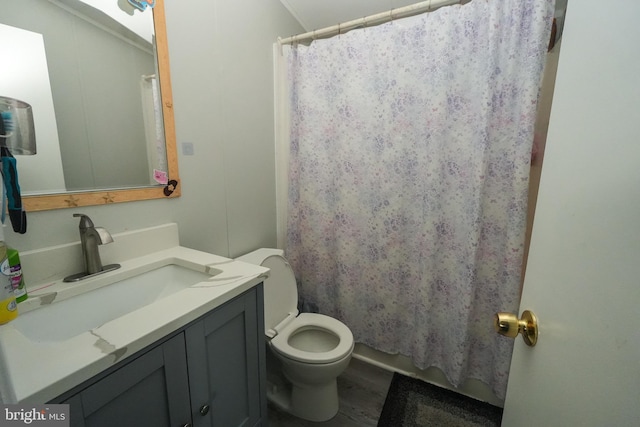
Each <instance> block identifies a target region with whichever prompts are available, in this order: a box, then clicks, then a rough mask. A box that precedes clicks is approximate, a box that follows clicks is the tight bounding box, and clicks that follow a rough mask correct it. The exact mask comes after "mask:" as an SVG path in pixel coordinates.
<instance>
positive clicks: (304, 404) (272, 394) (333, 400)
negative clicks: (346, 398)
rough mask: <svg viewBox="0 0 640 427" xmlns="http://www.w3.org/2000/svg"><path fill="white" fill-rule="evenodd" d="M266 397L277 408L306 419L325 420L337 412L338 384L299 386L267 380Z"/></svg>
mask: <svg viewBox="0 0 640 427" xmlns="http://www.w3.org/2000/svg"><path fill="white" fill-rule="evenodd" d="M267 399H268V400H269V402H271V403H272V404H273V405H274V406H276V407H277V408H278V409H280V410H282V411H284V412H287V413H289V414H291V415H294V416H296V417H298V418H302V419H304V420H307V421H315V422H321V421H327V420H330V419H331V418H333V417H335V416H336V414H337V413H338V409H339V403H338V386H337V383H336V381H335V380H333V381H332V382H329V383H328V384H326V385H322V386H318V385H316V386H314V387H299V386H295V385H292V384H290V383H286V384H285V383H282V382H281V381H275V382H271V381H270V382H269V383H268V385H267Z"/></svg>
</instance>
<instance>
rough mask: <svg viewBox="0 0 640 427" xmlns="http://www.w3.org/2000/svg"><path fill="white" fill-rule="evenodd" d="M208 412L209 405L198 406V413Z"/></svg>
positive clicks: (205, 413)
mask: <svg viewBox="0 0 640 427" xmlns="http://www.w3.org/2000/svg"><path fill="white" fill-rule="evenodd" d="M208 413H209V405H202V406H201V407H200V415H202V416H205V415H207V414H208Z"/></svg>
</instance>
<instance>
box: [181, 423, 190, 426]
mask: <svg viewBox="0 0 640 427" xmlns="http://www.w3.org/2000/svg"><path fill="white" fill-rule="evenodd" d="M182 427H191V424H190V423H186V424H183V425H182Z"/></svg>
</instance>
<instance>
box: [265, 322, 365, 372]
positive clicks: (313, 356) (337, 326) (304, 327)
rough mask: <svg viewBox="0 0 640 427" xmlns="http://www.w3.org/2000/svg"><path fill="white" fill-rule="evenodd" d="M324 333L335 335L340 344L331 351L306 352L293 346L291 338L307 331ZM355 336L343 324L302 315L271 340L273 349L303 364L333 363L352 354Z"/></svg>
mask: <svg viewBox="0 0 640 427" xmlns="http://www.w3.org/2000/svg"><path fill="white" fill-rule="evenodd" d="M308 330H311V331H313V330H315V331H323V332H326V333H329V334H331V335H334V336H335V338H336V339H337V340H338V344H337V345H336V346H335V347H334V348H333V349H331V350H329V351H306V350H303V349H300V348H296V347H294V346H293V345H291V338H292V337H293V336H295V335H296V334H303V333H304V332H305V331H308ZM353 345H354V344H353V334H352V333H351V330H350V329H349V328H348V327H347V326H346V325H345V324H344V323H342V322H340V321H339V320H337V319H334V318H333V317H329V316H325V315H323V314H317V313H301V314H300V315H299V316H298V317H296V318H295V319H294V320H293V321H291V322H290V323H289V324H288V325H287V326H286V327H285V328H283V329H282V330H281V331H280V332H279V333H278V335H276V336H275V337H274V338H272V339H271V348H272V349H273V350H274V351H276V352H277V353H279V354H280V355H281V356H283V357H286V358H288V359H292V360H295V361H298V362H302V363H309V364H323V363H332V362H335V361H337V360H340V359H343V358H344V357H346V356H348V355H349V354H351V351H352V350H353Z"/></svg>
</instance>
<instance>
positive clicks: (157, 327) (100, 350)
mask: <svg viewBox="0 0 640 427" xmlns="http://www.w3.org/2000/svg"><path fill="white" fill-rule="evenodd" d="M167 260H169V262H171V263H177V264H185V263H187V264H190V265H194V264H195V265H198V266H200V268H201V271H203V272H204V271H209V270H208V269H211V268H213V269H216V270H220V272H219V273H218V274H216V275H215V276H213V277H212V278H210V279H208V280H206V281H203V282H199V283H197V284H195V285H192V286H190V287H187V288H185V289H183V290H180V291H178V292H176V293H174V294H172V295H170V296H167V297H164V298H162V299H159V300H157V301H155V302H153V303H151V304H149V305H146V306H143V307H142V308H139V309H137V310H135V311H132V312H130V313H128V314H125V315H123V316H121V317H118V318H116V319H115V320H112V321H108V322H107V323H104V324H102V325H101V326H99V327H96V328H93V329H91V330H89V331H86V332H83V333H80V334H79V335H76V336H74V337H72V338H69V339H67V340H65V341H60V342H38V341H37V340H34V339H33V338H31V339H29V338H28V337H26V336H24V335H23V334H22V333H21V332H20V331H19V330H18V329H17V328H16V327H14V326H13V325H12V323H13V322H10V323H8V324H6V325H2V326H0V396H1V397H2V399H1V400H2V401H4V403H16V402H29V403H45V402H47V401H49V400H51V399H53V398H55V397H57V396H59V395H60V394H62V393H64V392H66V391H68V390H69V389H71V388H73V387H75V386H77V385H79V384H81V383H82V382H84V381H86V380H88V379H90V378H91V377H93V376H94V375H96V374H98V373H100V372H102V371H103V370H105V369H107V368H109V367H110V366H112V365H114V364H116V363H118V362H120V361H122V360H124V359H126V358H127V357H129V356H131V355H132V354H134V353H136V352H137V351H139V350H141V349H143V348H145V347H147V346H148V345H150V344H152V343H154V342H156V341H157V340H159V339H161V338H162V337H164V336H166V335H168V334H170V333H172V332H174V331H176V330H177V329H179V328H181V327H183V326H185V325H186V324H188V323H189V322H191V321H193V320H195V319H197V318H199V317H200V316H202V315H204V314H206V313H207V312H209V311H211V310H212V309H214V308H216V307H218V306H220V305H221V304H223V303H225V302H227V301H229V300H231V299H232V298H234V297H236V296H238V295H240V294H241V293H243V292H244V291H246V290H248V289H250V288H252V287H254V286H256V285H257V284H259V283H260V282H262V281H263V280H264V279H265V278H266V277H268V273H269V270H268V269H267V268H264V267H260V266H257V265H253V264H247V263H244V262H240V261H234V260H232V259H229V258H224V257H220V256H217V255H213V254H209V253H205V252H201V251H196V250H192V249H188V248H185V247H181V246H174V247H171V248H167V249H163V250H160V251H158V252H153V253H150V254H146V255H143V256H140V257H137V258H133V259H128V260H126V261H120V264H121V265H122V267H121V269H119V270H116V271H114V272H110V273H105V274H103V275H100V276H97V277H96V278H92V279H88V280H86V282H85V281H81V282H77V283H64V282H62V280H55V281H51V282H49V283H46V284H43V285H41V286H32V288H33V289H34V291H31V290H30V291H29V299H28V300H27V301H25V302H23V303H21V304H19V307H18V309H19V311H21V312H22V313H27V312H28V311H30V310H34V309H35V310H38V309H39V307H40V306H43V307H46V306H47V305H48V304H55V303H56V302H57V301H61V300H64V299H67V298H70V297H73V296H75V295H78V294H81V293H83V292H85V290H86V289H95V288H96V287H99V286H103V285H104V284H105V283H109V275H111V274H119V275H120V276H122V275H123V274H125V275H126V273H127V272H132V274H134V272H135V271H138V270H139V269H140V267H141V266H146V265H154V264H158V263H166V262H168V261H167ZM103 263H104V261H103ZM14 322H15V321H14Z"/></svg>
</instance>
